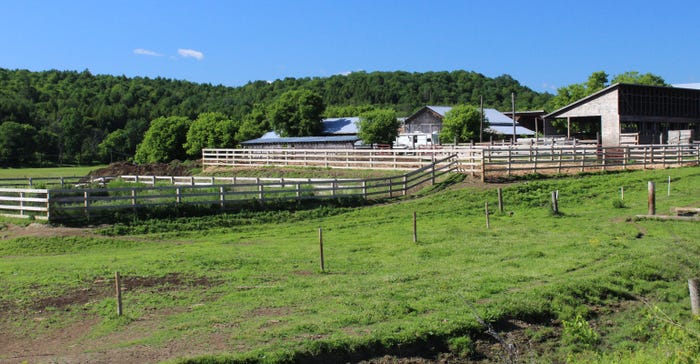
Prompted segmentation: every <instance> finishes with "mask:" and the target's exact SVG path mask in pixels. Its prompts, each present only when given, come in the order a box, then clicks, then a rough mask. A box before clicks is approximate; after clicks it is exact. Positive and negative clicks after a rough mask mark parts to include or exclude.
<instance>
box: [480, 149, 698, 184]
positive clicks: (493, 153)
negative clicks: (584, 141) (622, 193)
mask: <svg viewBox="0 0 700 364" xmlns="http://www.w3.org/2000/svg"><path fill="white" fill-rule="evenodd" d="M698 164H700V153H698V146H697V145H693V144H680V145H667V144H661V145H637V146H621V147H597V146H576V145H574V146H562V147H554V146H546V147H543V146H530V147H525V148H523V147H492V148H485V149H484V150H483V164H482V174H481V176H482V179H488V178H490V177H496V176H502V175H511V174H526V173H543V174H546V173H556V174H572V173H580V172H590V171H606V170H620V169H647V168H666V167H674V166H683V165H698Z"/></svg>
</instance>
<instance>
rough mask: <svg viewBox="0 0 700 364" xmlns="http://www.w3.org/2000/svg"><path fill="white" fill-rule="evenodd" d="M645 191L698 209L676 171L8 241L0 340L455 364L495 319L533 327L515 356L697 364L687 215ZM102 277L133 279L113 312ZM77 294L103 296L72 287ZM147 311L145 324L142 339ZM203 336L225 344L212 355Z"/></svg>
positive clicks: (692, 190) (3, 256)
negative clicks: (392, 355) (412, 356)
mask: <svg viewBox="0 0 700 364" xmlns="http://www.w3.org/2000/svg"><path fill="white" fill-rule="evenodd" d="M669 176H670V178H671V193H670V196H669V195H667V181H668V177H669ZM647 181H655V182H656V186H657V211H658V212H659V213H666V212H667V211H669V209H670V208H671V207H673V206H696V207H700V169H699V168H682V169H668V170H657V171H636V172H621V173H606V174H596V175H587V176H577V177H567V178H560V179H547V180H531V181H527V182H519V183H512V184H507V185H490V186H488V187H487V188H483V187H469V186H468V184H460V185H456V186H452V187H450V188H447V189H444V190H441V191H439V192H437V191H434V192H432V193H423V194H421V196H422V197H419V198H410V199H405V200H401V201H398V202H394V203H387V204H381V205H374V206H369V207H356V208H348V207H345V208H337V209H333V208H328V207H320V208H316V209H312V210H302V211H296V212H292V211H258V212H240V213H237V214H229V215H218V216H211V217H199V218H187V219H185V218H183V219H178V220H149V221H135V222H133V223H131V224H116V225H113V226H108V227H102V228H100V229H99V232H100V233H101V234H100V235H96V236H76V237H42V238H36V237H18V238H4V239H2V240H0V308H2V311H3V314H2V315H0V331H2V332H13V333H14V334H15V335H26V336H28V337H41V336H42V335H45V334H47V333H51V332H55V331H57V330H60V329H61V328H64V327H67V326H70V325H71V324H72V323H74V322H77V321H79V320H85V319H94V320H95V322H96V324H95V325H94V326H93V327H92V328H91V329H90V330H88V331H87V332H85V334H84V337H82V338H80V339H79V340H78V342H77V344H78V345H80V344H81V343H84V342H98V341H99V340H103V339H104V340H103V341H104V342H105V343H106V344H103V345H104V346H103V347H100V346H99V345H98V346H97V347H91V349H90V350H103V349H109V348H115V347H129V346H137V345H148V346H151V347H161V346H164V345H165V344H166V343H168V342H171V341H173V340H184V341H186V342H188V343H191V345H192V346H193V347H196V348H197V347H198V348H208V349H206V350H200V351H199V353H200V354H202V355H204V354H207V355H206V356H201V355H198V354H195V355H194V356H193V357H190V358H179V359H177V358H173V361H182V362H191V363H199V362H202V363H204V362H207V363H215V362H241V363H242V362H265V363H279V362H304V361H307V360H309V359H311V358H314V359H315V360H317V361H324V358H325V359H326V361H328V362H336V361H340V362H346V361H352V360H355V359H357V358H358V357H359V358H367V357H372V355H374V356H382V355H384V353H386V352H392V350H393V351H396V350H399V351H400V350H403V352H409V353H410V352H414V351H415V352H419V353H423V354H425V353H437V352H451V353H453V355H455V356H458V357H459V356H462V357H469V356H470V355H474V353H475V350H476V348H475V344H474V343H475V342H476V341H477V340H487V339H489V337H488V335H485V334H484V332H485V330H486V328H485V327H484V326H483V325H482V324H481V323H480V321H481V320H483V321H485V322H486V323H489V324H491V325H494V327H496V328H499V327H502V326H503V325H504V324H505V323H506V322H507V320H509V319H518V320H521V321H524V322H527V323H531V324H533V325H536V326H537V327H538V329H534V328H533V329H531V330H526V331H525V333H526V335H528V340H529V341H528V342H529V343H531V346H530V347H521V348H520V351H519V353H518V356H517V358H516V359H517V360H518V362H545V363H546V362H562V361H567V362H586V363H588V362H600V363H605V362H635V363H647V362H682V363H685V362H688V363H691V362H696V361H698V360H700V344H699V342H700V336H699V333H700V321H698V320H693V319H692V318H691V316H690V307H689V299H688V288H687V279H688V278H691V277H698V276H700V239H699V236H700V223H697V222H682V221H655V220H645V219H636V218H635V215H638V214H645V213H646V211H647ZM443 187H444V186H443ZM496 187H502V188H503V195H504V204H505V209H504V211H503V212H499V211H498V210H497V201H496V196H497V194H496ZM621 187H623V188H624V200H621V198H620V197H621V195H620V188H621ZM438 190H439V189H438ZM552 191H558V192H559V209H560V212H561V214H560V215H557V216H555V215H553V214H552V212H551V210H550V200H551V192H552ZM487 201H488V202H489V205H490V207H491V209H492V214H491V216H490V228H489V229H487V228H486V223H485V220H486V219H485V215H484V203H485V202H487ZM413 212H416V216H417V236H418V242H417V243H414V242H413V231H412V226H413V224H412V218H413ZM1 227H2V224H0V236H2V235H3V231H2V229H1ZM321 228H322V229H323V243H324V256H325V271H321V269H320V262H319V229H321ZM115 271H119V272H120V273H121V275H122V276H123V277H124V280H125V282H126V283H125V284H126V285H127V289H126V291H125V292H124V297H123V298H124V311H125V314H124V315H123V316H122V317H117V316H116V314H115V299H114V298H113V297H112V295H111V293H110V289H111V285H112V284H113V283H111V282H112V279H113V275H114V272H115ZM129 284H131V286H129ZM87 291H90V292H98V293H100V294H97V295H95V296H91V297H87V298H86V295H85V294H83V295H81V294H78V293H80V292H87ZM68 298H72V300H69V299H68ZM38 311H39V312H41V314H40V315H41V316H42V317H43V319H42V320H36V319H35V316H37V315H39V314H38V313H37V312H38ZM144 320H146V321H148V320H155V321H156V322H155V324H153V325H152V326H151V327H150V329H149V330H148V331H143V332H140V331H138V329H137V328H138V327H140V326H139V325H142V323H143V322H144ZM149 322H150V321H149ZM122 332H129V333H131V334H130V335H128V337H124V336H125V335H122V336H119V333H122ZM115 337H121V339H119V340H117V339H115ZM213 337H216V338H217V340H223V342H224V343H225V348H221V347H208V346H207V345H210V344H209V343H210V342H211V341H212V338H213ZM365 356H367V357H365ZM2 359H3V357H2V353H1V352H0V361H1V360H2ZM528 360H530V361H528Z"/></svg>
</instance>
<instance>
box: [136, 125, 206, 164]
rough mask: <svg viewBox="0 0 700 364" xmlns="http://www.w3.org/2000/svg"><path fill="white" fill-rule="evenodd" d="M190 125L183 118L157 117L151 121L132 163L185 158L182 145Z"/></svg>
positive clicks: (185, 154)
mask: <svg viewBox="0 0 700 364" xmlns="http://www.w3.org/2000/svg"><path fill="white" fill-rule="evenodd" d="M191 123H192V122H191V121H190V119H188V118H186V117H184V116H169V117H159V118H157V119H155V120H153V121H151V126H150V127H149V128H148V130H147V131H146V135H144V137H143V141H142V142H141V144H139V145H138V147H137V148H136V156H135V157H134V161H136V162H137V163H158V162H169V161H171V160H173V159H180V160H184V159H185V158H187V153H186V152H185V148H184V147H183V145H184V144H185V142H186V139H187V131H188V130H189V128H190V124H191Z"/></svg>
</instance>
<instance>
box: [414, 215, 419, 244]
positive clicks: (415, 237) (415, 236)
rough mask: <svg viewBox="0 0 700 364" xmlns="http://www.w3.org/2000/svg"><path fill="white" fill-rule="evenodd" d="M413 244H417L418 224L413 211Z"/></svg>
mask: <svg viewBox="0 0 700 364" xmlns="http://www.w3.org/2000/svg"><path fill="white" fill-rule="evenodd" d="M413 242H414V243H417V242H418V222H417V218H416V212H415V211H413Z"/></svg>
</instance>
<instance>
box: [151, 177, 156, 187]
mask: <svg viewBox="0 0 700 364" xmlns="http://www.w3.org/2000/svg"><path fill="white" fill-rule="evenodd" d="M151 185H152V186H154V187H155V185H156V176H151Z"/></svg>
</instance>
